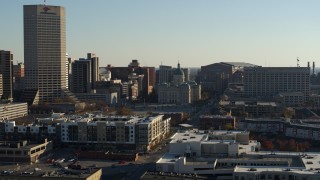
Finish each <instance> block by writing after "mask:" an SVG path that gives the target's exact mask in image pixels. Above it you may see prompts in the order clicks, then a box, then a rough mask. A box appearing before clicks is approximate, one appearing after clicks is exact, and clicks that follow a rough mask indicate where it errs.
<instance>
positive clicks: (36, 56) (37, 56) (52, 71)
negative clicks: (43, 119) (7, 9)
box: [23, 5, 67, 102]
mask: <svg viewBox="0 0 320 180" xmlns="http://www.w3.org/2000/svg"><path fill="white" fill-rule="evenodd" d="M23 11H24V12H23V13H24V62H25V63H24V64H25V89H26V90H28V89H30V90H37V91H38V95H39V102H52V101H53V100H54V99H56V98H58V97H61V95H62V91H63V90H65V89H66V87H67V78H66V23H65V9H64V8H63V7H60V6H47V5H24V7H23Z"/></svg>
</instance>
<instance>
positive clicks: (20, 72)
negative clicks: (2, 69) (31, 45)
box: [13, 63, 24, 90]
mask: <svg viewBox="0 0 320 180" xmlns="http://www.w3.org/2000/svg"><path fill="white" fill-rule="evenodd" d="M13 77H14V81H13V87H14V90H23V89H24V85H23V81H24V64H23V63H18V64H16V65H13Z"/></svg>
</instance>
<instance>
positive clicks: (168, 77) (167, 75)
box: [157, 65, 173, 84]
mask: <svg viewBox="0 0 320 180" xmlns="http://www.w3.org/2000/svg"><path fill="white" fill-rule="evenodd" d="M158 72H159V77H158V78H157V79H158V84H162V83H170V82H171V81H172V76H173V69H172V67H171V66H165V65H160V66H159V70H158Z"/></svg>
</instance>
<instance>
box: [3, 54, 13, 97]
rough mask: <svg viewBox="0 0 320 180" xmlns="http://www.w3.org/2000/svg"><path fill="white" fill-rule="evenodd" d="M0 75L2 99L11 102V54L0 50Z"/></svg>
mask: <svg viewBox="0 0 320 180" xmlns="http://www.w3.org/2000/svg"><path fill="white" fill-rule="evenodd" d="M0 74H2V89H3V95H2V98H3V99H8V100H12V89H13V85H12V84H13V54H12V53H11V51H4V50H0Z"/></svg>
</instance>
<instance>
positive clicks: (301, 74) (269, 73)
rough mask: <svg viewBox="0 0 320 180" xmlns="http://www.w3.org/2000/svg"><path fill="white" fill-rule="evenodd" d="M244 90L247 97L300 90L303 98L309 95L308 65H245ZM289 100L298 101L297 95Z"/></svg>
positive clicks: (268, 95) (259, 96) (270, 96)
mask: <svg viewBox="0 0 320 180" xmlns="http://www.w3.org/2000/svg"><path fill="white" fill-rule="evenodd" d="M244 91H245V95H246V96H248V97H257V98H262V97H263V98H267V97H269V98H272V97H275V96H276V95H278V94H281V93H286V92H301V93H303V99H304V100H306V98H307V97H308V96H309V95H310V68H309V67H246V68H244ZM294 98H296V100H295V99H291V100H290V101H293V102H295V101H296V102H299V96H295V97H294Z"/></svg>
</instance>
